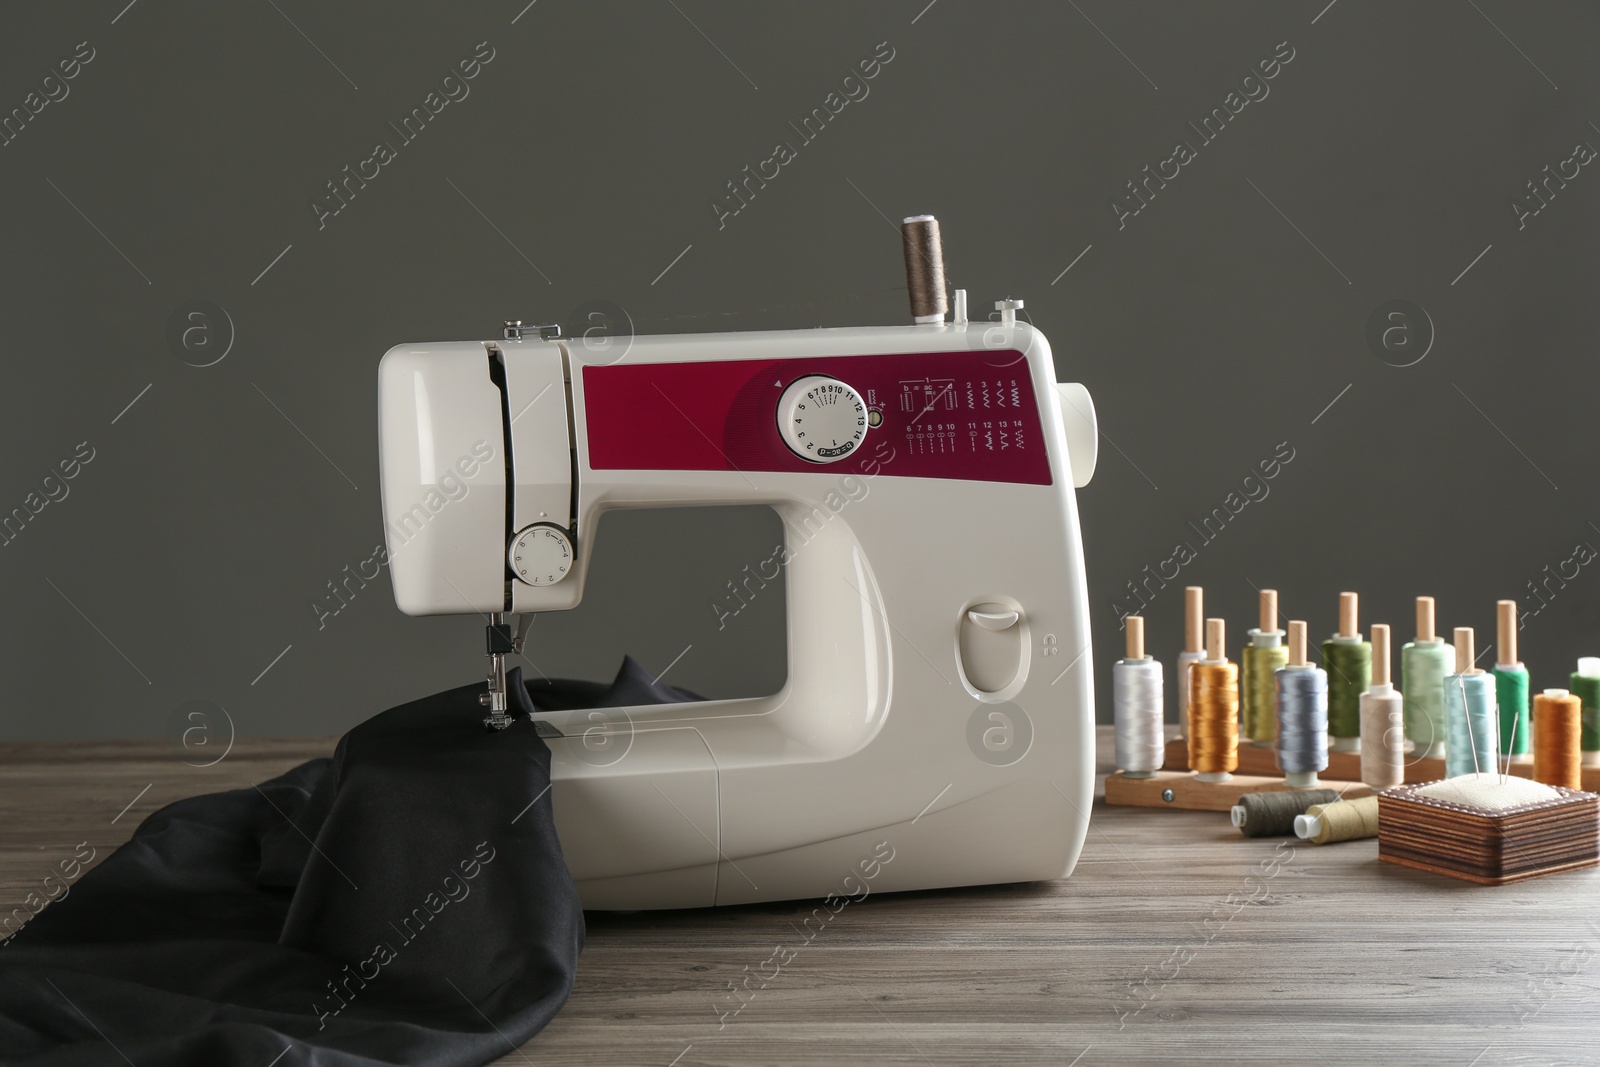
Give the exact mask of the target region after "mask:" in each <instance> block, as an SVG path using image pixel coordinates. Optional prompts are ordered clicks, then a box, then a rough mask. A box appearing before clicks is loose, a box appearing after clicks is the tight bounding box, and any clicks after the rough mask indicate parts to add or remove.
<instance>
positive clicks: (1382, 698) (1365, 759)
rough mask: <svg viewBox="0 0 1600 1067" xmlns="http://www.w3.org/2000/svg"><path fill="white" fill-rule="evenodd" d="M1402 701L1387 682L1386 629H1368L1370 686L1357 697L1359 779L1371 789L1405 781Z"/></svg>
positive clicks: (1387, 644)
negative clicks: (1370, 641)
mask: <svg viewBox="0 0 1600 1067" xmlns="http://www.w3.org/2000/svg"><path fill="white" fill-rule="evenodd" d="M1405 753H1406V732H1405V716H1404V701H1403V700H1402V699H1401V697H1400V694H1399V692H1397V691H1396V690H1395V687H1394V683H1393V682H1392V681H1390V674H1389V627H1388V626H1386V625H1384V624H1383V623H1381V622H1380V623H1374V624H1373V626H1372V685H1371V686H1370V687H1369V688H1368V689H1367V691H1366V692H1365V693H1362V694H1361V780H1362V781H1363V782H1365V783H1367V784H1368V785H1370V786H1371V787H1372V788H1374V789H1388V788H1389V787H1390V786H1396V785H1399V784H1400V783H1402V782H1404V781H1405V776H1406V772H1405V758H1406V757H1405Z"/></svg>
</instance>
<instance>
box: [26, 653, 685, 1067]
mask: <svg viewBox="0 0 1600 1067" xmlns="http://www.w3.org/2000/svg"><path fill="white" fill-rule="evenodd" d="M483 688H484V687H483V685H482V684H478V685H473V686H463V687H462V688H459V689H452V690H449V691H448V692H444V693H438V694H435V695H434V696H430V697H426V698H424V699H422V700H418V701H415V702H413V703H410V704H404V705H401V706H399V707H396V708H391V709H390V710H388V711H385V712H383V713H381V714H379V715H376V716H374V717H373V718H371V719H369V720H367V721H366V722H364V723H362V724H361V725H360V726H357V727H356V728H355V729H353V730H351V731H350V732H349V733H348V734H346V735H345V736H344V737H343V738H342V739H341V740H340V742H339V746H338V749H337V750H336V752H335V754H334V756H333V758H332V759H331V760H329V759H320V760H313V761H311V762H309V763H306V764H303V765H302V766H300V767H296V768H295V769H294V770H292V771H290V772H288V773H287V774H284V775H281V776H279V777H277V778H274V779H272V780H271V781H269V782H264V783H262V784H261V785H259V786H256V787H252V788H250V789H239V790H234V791H232V792H227V793H216V794H212V795H209V796H200V797H192V798H190V799H188V800H183V801H179V802H178V803H176V804H171V805H169V806H167V807H165V808H163V809H161V810H160V811H158V812H156V813H155V814H153V815H151V816H150V817H149V818H148V819H146V820H145V821H144V823H143V824H142V825H141V826H140V827H139V829H138V831H137V832H136V833H135V834H134V836H133V839H132V840H131V841H129V842H128V843H127V844H126V845H124V846H123V847H122V848H120V849H118V850H117V851H116V852H115V853H113V854H112V855H111V856H109V857H107V858H106V860H105V861H104V862H103V863H101V864H100V866H98V867H96V868H95V869H93V870H91V871H89V872H88V873H86V874H84V875H83V876H82V878H81V879H79V881H78V882H77V884H76V885H75V886H74V887H73V888H72V890H71V891H70V892H69V893H68V895H67V896H65V897H64V898H62V899H61V900H59V901H58V902H57V903H55V904H53V905H51V906H50V907H49V908H47V909H46V910H45V911H43V912H42V913H41V914H40V915H39V916H38V917H37V918H35V919H34V920H33V921H32V922H30V923H29V924H28V925H27V926H25V927H24V928H23V929H22V930H21V931H20V932H18V933H17V934H16V935H15V936H13V937H12V938H11V940H10V941H9V942H7V943H6V944H5V945H3V946H0V1062H4V1063H7V1064H18V1065H27V1067H56V1065H68V1064H70V1065H73V1067H100V1065H108V1067H109V1065H116V1067H125V1065H126V1064H128V1063H130V1062H131V1063H133V1064H136V1065H137V1067H161V1065H171V1067H219V1065H232V1064H240V1065H245V1067H269V1065H272V1067H310V1065H316V1067H357V1065H371V1064H415V1065H426V1067H457V1065H477V1064H483V1063H488V1062H490V1061H492V1060H495V1059H497V1058H499V1057H501V1056H504V1055H507V1054H509V1053H510V1052H511V1050H512V1049H513V1048H514V1047H515V1046H517V1045H520V1044H521V1043H522V1042H524V1041H527V1040H528V1039H529V1038H531V1037H532V1036H533V1035H534V1034H536V1033H538V1032H539V1030H540V1029H541V1028H543V1027H544V1025H545V1024H546V1023H548V1022H549V1021H550V1019H551V1018H552V1017H553V1016H554V1015H555V1013H556V1012H557V1011H559V1010H560V1009H561V1006H562V1005H563V1004H564V1003H565V1002H566V999H567V995H568V993H569V992H570V991H571V989H572V980H573V975H574V972H575V970H576V967H577V959H578V953H579V952H580V951H581V949H582V947H583V934H584V925H583V912H582V910H581V909H580V907H579V903H578V896H577V892H576V890H575V889H574V887H573V884H572V878H571V876H570V875H569V874H568V872H567V867H566V863H565V862H564V861H563V859H562V856H561V845H560V842H559V841H558V840H557V838H556V830H555V822H554V816H553V809H552V806H551V797H550V794H549V785H550V751H549V749H548V748H546V747H545V744H544V742H543V741H542V740H541V739H540V738H539V737H538V736H537V734H536V733H535V730H534V727H533V726H532V724H530V723H528V722H526V721H518V722H517V723H515V724H514V725H512V726H511V727H510V728H509V729H507V730H505V731H502V732H498V733H494V734H490V733H487V732H485V730H484V729H483V727H482V725H481V723H482V719H483V715H484V711H483V709H482V707H481V706H480V705H479V702H478V695H479V694H480V693H481V692H482V691H483ZM510 688H511V690H512V693H513V699H514V701H515V702H516V703H517V704H518V705H519V707H520V708H521V709H522V711H523V712H524V713H525V714H526V713H531V712H532V711H533V708H534V706H535V705H537V706H538V707H540V708H544V709H548V710H558V709H564V708H581V707H619V706H625V705H633V704H659V703H671V702H676V701H681V700H697V699H700V698H699V697H697V696H695V695H694V694H692V693H688V692H685V691H683V690H679V689H675V688H673V687H670V686H657V685H654V684H653V683H652V682H651V680H650V678H649V676H648V675H647V674H646V673H645V672H644V670H643V669H642V668H641V667H640V666H639V665H638V664H637V663H636V662H634V661H633V660H632V659H631V658H630V659H627V660H625V661H624V663H623V667H622V670H621V672H620V673H619V674H618V675H617V678H616V679H615V680H614V681H613V682H612V683H611V684H610V685H605V684H603V683H594V682H568V681H560V680H557V681H547V680H540V681H538V682H533V683H529V684H528V685H527V686H524V685H523V683H522V680H521V676H520V672H518V671H513V672H512V678H511V686H510Z"/></svg>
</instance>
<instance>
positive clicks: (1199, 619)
mask: <svg viewBox="0 0 1600 1067" xmlns="http://www.w3.org/2000/svg"><path fill="white" fill-rule="evenodd" d="M1205 613H1206V609H1205V590H1203V589H1201V588H1200V587H1199V586H1198V585H1191V586H1188V587H1187V588H1185V589H1184V591H1183V650H1184V651H1185V652H1203V651H1205V637H1204V634H1205Z"/></svg>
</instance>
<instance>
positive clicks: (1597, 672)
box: [1568, 656, 1600, 767]
mask: <svg viewBox="0 0 1600 1067" xmlns="http://www.w3.org/2000/svg"><path fill="white" fill-rule="evenodd" d="M1568 684H1569V685H1570V687H1571V690H1572V695H1573V696H1575V697H1577V698H1578V699H1579V700H1581V701H1583V728H1582V733H1581V738H1580V740H1581V742H1582V745H1583V765H1584V766H1585V767H1600V656H1583V657H1581V658H1580V659H1579V660H1578V669H1577V670H1575V671H1573V672H1572V680H1571V682H1570V683H1568Z"/></svg>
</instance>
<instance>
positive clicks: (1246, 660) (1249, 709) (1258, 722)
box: [1239, 630, 1289, 745]
mask: <svg viewBox="0 0 1600 1067" xmlns="http://www.w3.org/2000/svg"><path fill="white" fill-rule="evenodd" d="M1263 641H1271V642H1275V643H1274V644H1264V643H1261V642H1263ZM1288 662H1289V650H1288V649H1287V648H1285V647H1284V646H1283V632H1282V631H1281V630H1277V631H1273V632H1271V633H1262V632H1261V631H1260V630H1251V631H1250V644H1248V645H1245V646H1244V652H1243V653H1242V654H1241V655H1240V657H1239V664H1240V666H1239V723H1240V726H1242V727H1243V729H1244V735H1245V736H1246V737H1248V738H1249V739H1250V740H1252V741H1254V742H1256V743H1257V744H1260V745H1270V744H1272V743H1273V742H1274V741H1276V740H1277V737H1278V712H1277V695H1276V690H1275V688H1274V686H1273V672H1274V671H1276V670H1277V669H1278V668H1279V667H1282V666H1284V665H1286V664H1287V663H1288Z"/></svg>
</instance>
